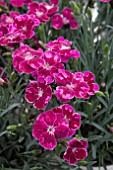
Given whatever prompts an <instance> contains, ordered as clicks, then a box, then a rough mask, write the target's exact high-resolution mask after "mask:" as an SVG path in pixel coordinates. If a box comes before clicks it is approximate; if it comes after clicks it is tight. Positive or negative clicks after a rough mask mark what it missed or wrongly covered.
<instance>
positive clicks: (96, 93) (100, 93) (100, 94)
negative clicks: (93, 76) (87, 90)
mask: <svg viewBox="0 0 113 170" xmlns="http://www.w3.org/2000/svg"><path fill="white" fill-rule="evenodd" d="M95 95H96V96H100V97H102V96H105V95H104V93H103V92H102V91H96V92H95Z"/></svg>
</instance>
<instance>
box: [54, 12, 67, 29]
mask: <svg viewBox="0 0 113 170" xmlns="http://www.w3.org/2000/svg"><path fill="white" fill-rule="evenodd" d="M51 25H52V27H53V28H55V29H56V30H59V29H61V28H62V27H63V25H64V23H63V19H62V16H61V15H60V14H55V15H54V16H53V17H52V23H51Z"/></svg>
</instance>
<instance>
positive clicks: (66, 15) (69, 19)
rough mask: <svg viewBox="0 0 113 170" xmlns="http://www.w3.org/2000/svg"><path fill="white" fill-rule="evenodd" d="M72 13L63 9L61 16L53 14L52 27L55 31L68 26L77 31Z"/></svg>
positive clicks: (68, 9) (76, 24)
mask: <svg viewBox="0 0 113 170" xmlns="http://www.w3.org/2000/svg"><path fill="white" fill-rule="evenodd" d="M72 13H73V10H72V9H70V8H64V9H63V10H62V14H55V15H54V16H53V17H52V27H53V28H55V29H61V28H62V27H63V26H64V25H67V24H69V25H70V28H71V29H77V28H78V22H77V21H76V19H75V18H74V17H73V15H72Z"/></svg>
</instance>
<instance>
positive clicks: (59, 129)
mask: <svg viewBox="0 0 113 170" xmlns="http://www.w3.org/2000/svg"><path fill="white" fill-rule="evenodd" d="M62 121H63V120H62V119H61V118H60V119H59V118H58V117H57V115H56V113H54V111H46V112H44V113H41V114H40V115H39V116H38V117H37V119H36V121H35V122H34V125H33V130H32V135H33V136H34V137H35V138H36V139H37V140H39V143H40V145H41V146H43V147H44V148H45V149H48V150H53V149H54V148H55V147H56V145H57V140H60V139H64V138H66V137H67V134H68V127H67V125H65V124H62Z"/></svg>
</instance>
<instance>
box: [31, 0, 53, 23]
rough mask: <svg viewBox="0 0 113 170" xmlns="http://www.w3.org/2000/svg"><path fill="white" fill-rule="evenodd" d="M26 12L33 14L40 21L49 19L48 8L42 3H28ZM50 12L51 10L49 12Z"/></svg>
mask: <svg viewBox="0 0 113 170" xmlns="http://www.w3.org/2000/svg"><path fill="white" fill-rule="evenodd" d="M28 9H29V11H28V14H30V15H31V14H33V15H35V17H36V18H37V19H38V20H39V21H40V22H47V21H49V19H50V18H49V16H48V9H47V6H45V5H44V4H43V3H38V2H32V3H30V4H28ZM50 13H51V12H50Z"/></svg>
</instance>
